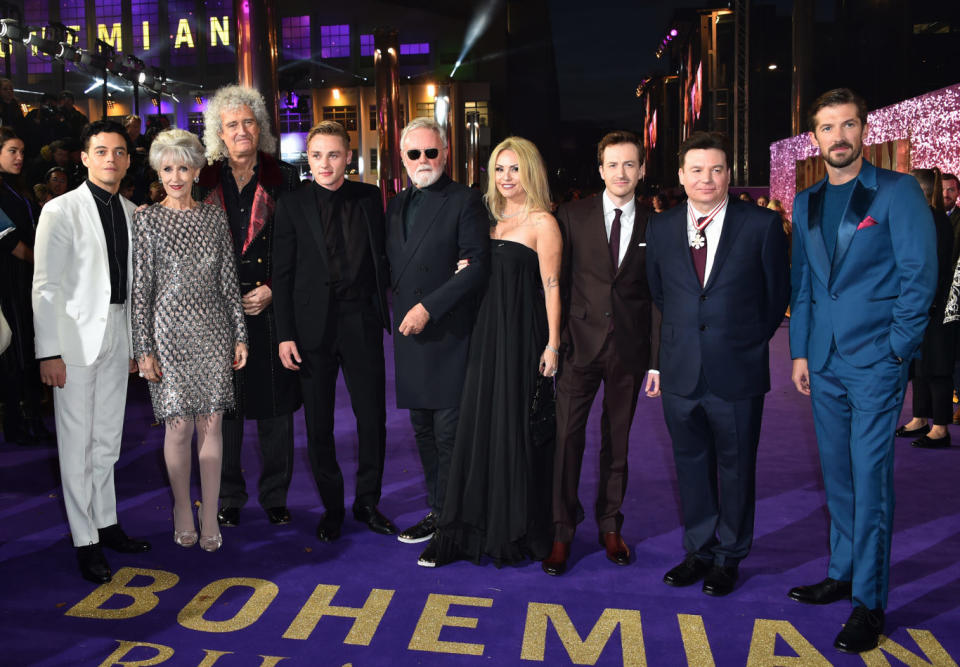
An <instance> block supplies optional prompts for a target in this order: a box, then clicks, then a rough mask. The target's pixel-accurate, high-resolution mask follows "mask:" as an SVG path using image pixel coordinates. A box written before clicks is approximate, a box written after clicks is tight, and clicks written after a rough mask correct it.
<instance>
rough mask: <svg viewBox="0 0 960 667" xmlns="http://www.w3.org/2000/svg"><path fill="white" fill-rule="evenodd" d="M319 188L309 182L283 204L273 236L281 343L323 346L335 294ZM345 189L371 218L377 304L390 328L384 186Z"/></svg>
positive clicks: (369, 232) (349, 185) (275, 299)
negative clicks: (383, 203)
mask: <svg viewBox="0 0 960 667" xmlns="http://www.w3.org/2000/svg"><path fill="white" fill-rule="evenodd" d="M314 187H316V186H315V185H312V184H311V185H308V186H304V187H302V188H300V189H299V190H297V191H296V192H293V193H291V194H290V195H288V196H286V197H284V198H283V199H281V200H280V201H279V202H278V203H277V211H276V215H275V216H274V218H275V221H274V227H275V229H274V236H273V308H274V311H275V312H276V314H277V337H278V338H279V340H280V342H283V341H288V340H292V341H295V342H296V343H297V346H298V347H300V346H302V347H304V348H306V349H315V348H317V347H318V346H319V345H320V343H321V341H322V340H323V334H324V331H325V330H326V325H327V311H328V307H329V305H330V300H331V299H332V298H334V294H333V288H332V287H331V285H330V272H329V261H328V258H327V245H326V240H325V239H324V236H323V224H322V222H321V220H320V209H319V208H317V200H316V196H315V194H314V192H313V188H314ZM340 194H341V196H343V197H344V198H345V199H349V200H351V201H352V202H353V203H354V204H355V205H356V206H357V207H358V209H359V211H360V212H361V213H362V217H363V220H364V221H365V223H366V227H367V235H368V237H369V240H370V255H371V257H372V259H373V267H374V272H375V277H376V283H377V293H376V297H375V301H376V303H375V304H374V306H375V307H376V309H377V313H378V314H379V316H380V321H381V323H382V324H383V328H384V329H386V330H387V331H388V332H389V331H390V317H389V313H388V311H387V300H386V289H387V276H388V275H389V270H388V268H387V256H386V251H385V249H384V234H385V231H384V219H383V208H382V204H381V201H382V200H381V198H380V188H378V187H376V186H374V185H368V184H366V183H359V182H354V181H344V182H343V185H341V186H340Z"/></svg>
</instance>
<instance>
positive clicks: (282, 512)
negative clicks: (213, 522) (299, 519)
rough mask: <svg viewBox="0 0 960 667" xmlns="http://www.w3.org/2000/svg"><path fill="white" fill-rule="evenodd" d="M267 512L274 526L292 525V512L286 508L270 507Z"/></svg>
mask: <svg viewBox="0 0 960 667" xmlns="http://www.w3.org/2000/svg"><path fill="white" fill-rule="evenodd" d="M266 512H267V518H268V519H270V523H272V524H273V525H274V526H285V525H286V524H288V523H290V511H289V510H288V509H287V508H286V507H270V508H268V509H267V510H266ZM218 516H219V515H218Z"/></svg>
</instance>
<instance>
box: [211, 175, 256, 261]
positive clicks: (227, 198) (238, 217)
mask: <svg viewBox="0 0 960 667" xmlns="http://www.w3.org/2000/svg"><path fill="white" fill-rule="evenodd" d="M222 169H223V173H222V175H221V177H220V184H221V185H222V187H223V206H224V208H225V209H226V211H227V219H228V220H229V221H230V233H231V235H232V236H233V246H234V248H235V249H236V252H237V255H239V254H240V252H241V251H242V250H243V243H244V241H246V240H247V228H248V227H249V226H250V213H251V211H252V209H253V198H254V195H256V194H257V179H258V177H259V174H260V163H259V162H258V163H257V164H256V165H254V167H253V176H251V177H250V181H249V182H248V183H247V184H246V185H245V186H243V190H239V189H238V188H237V181H236V180H234V178H233V169H231V168H230V161H229V160H224V161H223V167H222Z"/></svg>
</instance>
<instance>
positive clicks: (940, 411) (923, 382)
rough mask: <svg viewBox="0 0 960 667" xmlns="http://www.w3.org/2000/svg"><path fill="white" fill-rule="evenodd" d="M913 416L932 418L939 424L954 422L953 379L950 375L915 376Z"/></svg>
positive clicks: (944, 424) (913, 380)
mask: <svg viewBox="0 0 960 667" xmlns="http://www.w3.org/2000/svg"><path fill="white" fill-rule="evenodd" d="M911 382H912V383H913V416H914V417H923V418H926V419H932V420H933V423H934V424H936V425H937V426H946V425H947V424H951V423H953V381H952V378H951V377H950V376H949V375H922V376H915V377H914V378H913V379H912V380H911Z"/></svg>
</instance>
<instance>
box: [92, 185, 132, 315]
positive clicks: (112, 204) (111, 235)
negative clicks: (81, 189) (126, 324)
mask: <svg viewBox="0 0 960 667" xmlns="http://www.w3.org/2000/svg"><path fill="white" fill-rule="evenodd" d="M87 187H88V188H90V192H91V193H92V194H93V198H94V200H96V202H97V213H99V214H100V223H101V224H102V225H103V237H104V239H106V242H107V264H108V265H109V266H110V303H126V301H127V254H128V253H129V251H130V247H129V246H130V244H129V240H128V237H127V216H126V214H125V213H124V212H123V205H122V204H121V203H120V195H119V194H111V193H109V192H107V191H106V190H104V189H103V188H100V187H97V186H96V185H94V184H93V183H91V182H90V179H87Z"/></svg>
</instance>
